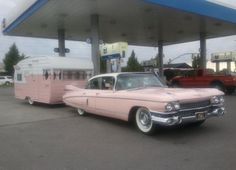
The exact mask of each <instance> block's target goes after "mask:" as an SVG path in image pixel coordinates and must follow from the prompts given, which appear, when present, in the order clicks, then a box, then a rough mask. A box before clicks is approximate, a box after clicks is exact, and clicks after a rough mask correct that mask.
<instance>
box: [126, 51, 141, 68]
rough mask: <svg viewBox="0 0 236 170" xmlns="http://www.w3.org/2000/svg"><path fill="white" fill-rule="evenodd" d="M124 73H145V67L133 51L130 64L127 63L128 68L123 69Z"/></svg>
mask: <svg viewBox="0 0 236 170" xmlns="http://www.w3.org/2000/svg"><path fill="white" fill-rule="evenodd" d="M123 71H126V72H136V71H137V72H138V71H143V67H142V66H141V64H140V63H139V62H138V59H137V58H136V57H135V52H134V51H132V53H131V56H130V57H129V59H128V62H127V67H126V68H123Z"/></svg>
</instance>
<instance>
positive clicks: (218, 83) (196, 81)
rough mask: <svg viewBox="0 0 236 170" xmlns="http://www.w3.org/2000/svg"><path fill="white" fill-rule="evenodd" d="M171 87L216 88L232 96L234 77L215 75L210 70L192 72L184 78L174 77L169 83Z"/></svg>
mask: <svg viewBox="0 0 236 170" xmlns="http://www.w3.org/2000/svg"><path fill="white" fill-rule="evenodd" d="M170 84H171V86H173V87H184V88H193V87H197V88H206V87H208V88H209V87H212V88H217V89H219V90H221V91H223V92H225V93H228V94H232V93H234V91H235V88H236V76H235V75H232V74H216V73H214V72H213V71H210V70H202V69H199V70H192V71H189V72H188V74H186V75H185V76H177V77H174V78H173V79H172V80H171V81H170Z"/></svg>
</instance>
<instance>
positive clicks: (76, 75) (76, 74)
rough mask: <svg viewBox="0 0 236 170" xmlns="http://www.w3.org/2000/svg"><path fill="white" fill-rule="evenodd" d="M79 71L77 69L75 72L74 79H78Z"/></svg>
mask: <svg viewBox="0 0 236 170" xmlns="http://www.w3.org/2000/svg"><path fill="white" fill-rule="evenodd" d="M80 75H81V74H80V72H79V71H77V72H76V73H75V79H76V80H79V79H80Z"/></svg>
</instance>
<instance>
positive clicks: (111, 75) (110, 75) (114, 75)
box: [89, 72, 154, 80]
mask: <svg viewBox="0 0 236 170" xmlns="http://www.w3.org/2000/svg"><path fill="white" fill-rule="evenodd" d="M122 74H154V73H152V72H122V73H106V74H99V75H96V76H93V77H92V78H90V79H89V80H91V79H94V78H99V77H117V76H119V75H122Z"/></svg>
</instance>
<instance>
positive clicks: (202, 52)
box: [200, 32, 207, 69]
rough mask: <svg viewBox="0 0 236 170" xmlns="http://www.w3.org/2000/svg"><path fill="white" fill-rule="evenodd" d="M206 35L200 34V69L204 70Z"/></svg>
mask: <svg viewBox="0 0 236 170" xmlns="http://www.w3.org/2000/svg"><path fill="white" fill-rule="evenodd" d="M206 55H207V54H206V34H205V33H203V32H201V33H200V57H201V65H200V68H201V69H206Z"/></svg>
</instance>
